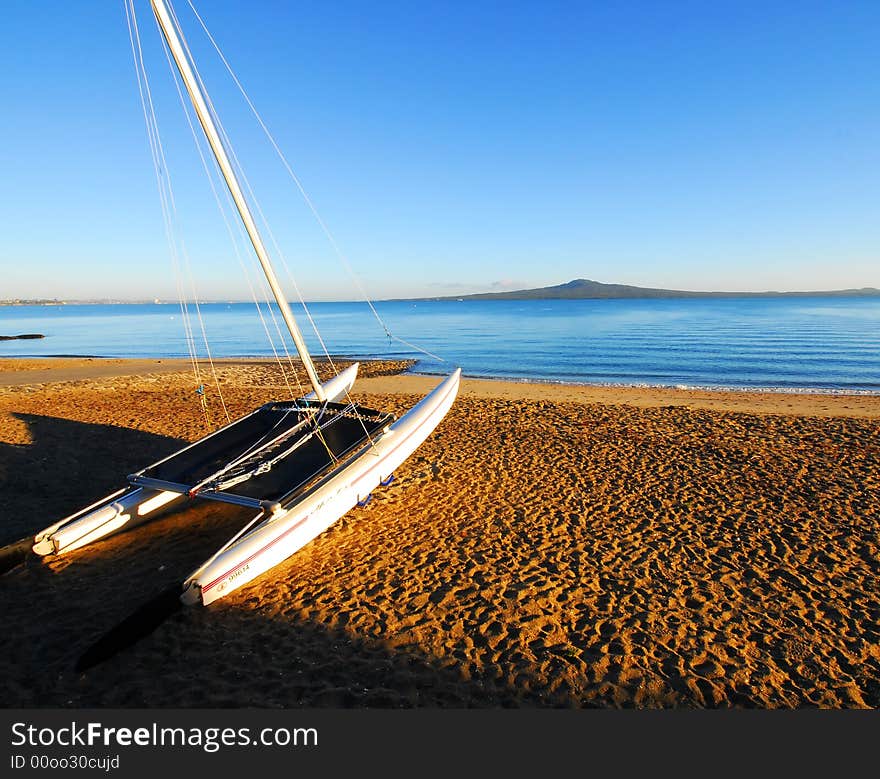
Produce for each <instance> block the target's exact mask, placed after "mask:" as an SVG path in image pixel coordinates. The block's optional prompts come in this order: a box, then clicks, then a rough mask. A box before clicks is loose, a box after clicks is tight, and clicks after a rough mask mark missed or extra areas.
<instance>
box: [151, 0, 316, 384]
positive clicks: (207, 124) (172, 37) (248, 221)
mask: <svg viewBox="0 0 880 779" xmlns="http://www.w3.org/2000/svg"><path fill="white" fill-rule="evenodd" d="M150 3H151V5H152V6H153V13H155V15H156V20H157V21H158V22H159V27H160V28H161V30H162V34H163V35H164V36H165V40H166V41H168V46H169V48H170V49H171V56H173V57H174V61H175V62H176V63H177V69H178V70H179V71H180V75H181V76H182V77H183V81H184V84H186V91H187V92H188V93H189V96H190V99H191V100H192V103H193V106H194V107H195V110H196V115H197V116H198V118H199V122H200V123H201V125H202V129H203V130H204V131H205V135H206V136H207V138H208V143H209V144H210V145H211V150H212V151H213V152H214V156H215V157H216V158H217V164H218V165H219V166H220V171H221V173H222V174H223V178H224V179H225V180H226V186H227V187H229V192H230V194H231V195H232V199H233V200H234V201H235V206H236V208H237V209H238V213H239V215H240V216H241V220H242V222H244V227H245V229H246V230H247V234H248V237H249V238H250V239H251V243H252V244H253V247H254V251H255V252H256V253H257V259H258V260H259V261H260V265H261V266H262V267H263V272H264V273H265V274H266V280H267V281H268V282H269V287H270V289H271V290H272V294H273V295H274V296H275V300H276V302H277V303H278V308H279V309H281V316H282V317H283V318H284V322H285V324H286V325H287V329H288V330H289V331H290V335H291V337H292V338H293V342H294V344H295V345H296V350H297V352H299V356H300V359H301V360H302V362H303V365H304V366H305V369H306V373H307V374H308V376H309V382H310V383H311V385H312V389H313V390H314V391H315V396H316V397H317V398H318V400H320V401H324V400H326V394H325V393H324V390H323V388H322V387H321V382H320V381H319V380H318V374H317V373H316V372H315V365H314V363H313V362H312V358H311V356H310V355H309V352H308V349H307V348H306V344H305V341H304V340H303V337H302V333H301V332H300V329H299V327H298V326H297V324H296V320H295V319H294V318H293V312H292V311H291V310H290V304H289V303H288V302H287V300H286V298H285V297H284V292H283V290H282V289H281V285H280V284H279V283H278V278H277V276H276V275H275V271H274V270H273V268H272V264H271V263H270V261H269V254H268V253H267V252H266V247H265V246H264V245H263V240H262V238H260V233H259V231H258V230H257V225H256V223H255V222H254V218H253V216H252V215H251V212H250V209H249V208H248V204H247V201H246V200H245V198H244V194H243V193H242V191H241V187H240V186H239V184H238V179H237V178H236V177H235V172H234V171H233V169H232V165H231V164H230V163H229V158H228V157H227V156H226V150H225V149H224V148H223V143H222V142H221V140H220V136H219V134H218V133H217V128H216V127H215V126H214V122H213V120H212V118H211V113H210V111H209V110H208V106H207V105H206V104H205V99H204V97H203V96H202V92H201V89H200V88H199V84H198V82H197V81H196V78H195V76H194V75H193V71H192V68H191V67H190V64H189V59H188V58H187V56H186V53H185V52H184V49H183V46H182V45H181V42H180V38H179V37H178V35H177V31H176V29H175V26H174V23H173V22H172V21H171V17H170V15H169V13H168V8H167V6H166V5H165V0H150Z"/></svg>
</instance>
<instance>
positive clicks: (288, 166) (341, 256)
mask: <svg viewBox="0 0 880 779" xmlns="http://www.w3.org/2000/svg"><path fill="white" fill-rule="evenodd" d="M187 3H188V5H189V7H190V8H191V9H192V12H193V14H194V15H195V17H196V19H198V21H199V24H200V25H201V27H202V29H203V30H204V32H205V35H207V36H208V40H210V41H211V45H212V46H213V47H214V49H215V51H216V52H217V55H218V56H219V57H220V59H221V61H222V62H223V64H224V65H225V66H226V70H227V71H228V73H229V75H230V76H231V77H232V80H233V81H234V82H235V85H236V86H237V87H238V91H239V92H241V95H242V97H243V98H244V99H245V101H246V102H247V104H248V106H249V107H250V109H251V111H252V113H253V114H254V116H255V117H256V119H257V122H259V124H260V127H261V128H262V129H263V132H264V133H265V134H266V137H267V138H268V139H269V143H271V145H272V148H273V149H274V150H275V153H276V154H277V155H278V157H279V158H280V159H281V162H282V163H283V165H284V167H285V168H286V169H287V172H288V174H289V175H290V177H291V179H293V182H294V184H296V187H297V189H298V190H299V192H300V195H302V197H303V200H305V202H306V205H307V206H308V207H309V210H310V211H311V212H312V215H313V216H314V217H315V219H316V221H317V222H318V224H319V225H320V227H321V230H322V231H323V233H324V235H325V236H326V237H327V240H328V241H329V242H330V245H331V246H332V247H333V251H334V252H335V254H336V256H337V257H338V258H339V261H340V262H341V264H342V266H343V267H344V268H345V270H346V272H347V273H348V275H349V277H350V278H351V280H352V281H353V282H354V284H355V286H356V287H357V288H358V291H359V292H360V293H361V297H362V298H363V299H364V301H365V302H366V303H367V305H368V306H369V307H370V310H371V311H372V312H373V316H374V317H375V318H376V321H377V322H378V323H379V324H380V326H381V327H382V329H383V330H384V331H385V335H386V336H387V337H388V339H389V340H394V341H397V342H398V343H401V344H403V345H404V346H408V347H409V348H410V349H414V350H415V351H417V352H420V353H422V354H425V355H427V356H428V357H431V358H432V359H435V360H438V361H439V362H446V360H445V359H444V358H443V357H440V356H439V355H436V354H433V353H432V352H429V351H427V350H426V349H423V348H421V347H420V346H417V345H416V344H414V343H411V342H409V341H406V340H404V339H403V338H400V337H399V336H397V335H395V334H394V333H392V332H391V329H390V328H389V327H388V325H387V324H386V323H385V321H384V320H383V319H382V317H381V316H379V312H378V311H377V310H376V307H375V306H374V305H373V301H372V300H371V299H370V297H369V295H367V293H366V290H365V289H364V287H363V285H362V284H361V282H360V279H359V278H358V276H357V274H356V273H355V272H354V269H353V268H352V267H351V263H349V261H348V258H347V257H346V256H345V254H344V253H343V251H342V249H340V247H339V244H338V243H337V241H336V238H335V237H334V236H333V233H332V232H330V228H329V227H328V226H327V223H326V222H325V221H324V220H323V219H322V218H321V215H320V213H319V212H318V209H317V207H316V206H315V204H314V203H313V202H312V199H311V198H310V197H309V195H308V193H307V192H306V190H305V187H304V186H303V184H302V182H301V181H300V179H299V177H298V176H297V175H296V173H295V172H294V170H293V167H292V166H291V164H290V163H289V162H288V161H287V157H285V156H284V152H283V151H281V147H280V146H279V145H278V143H277V142H276V140H275V138H274V136H273V135H272V133H271V132H270V131H269V128H268V127H267V126H266V123H265V122H264V121H263V117H262V116H260V113H259V111H257V108H256V106H255V105H254V104H253V101H252V100H251V99H250V97H249V96H248V94H247V92H246V91H245V88H244V86H243V85H242V83H241V81H239V79H238V76H236V74H235V71H234V70H233V69H232V66H231V65H230V64H229V61H228V60H227V59H226V57H225V56H224V54H223V52H222V51H221V49H220V46H219V44H218V43H217V41H216V40H215V39H214V36H213V35H211V32H210V30H209V29H208V26H207V25H206V24H205V22H204V20H203V19H202V17H201V16H200V15H199V12H198V11H197V10H196V7H195V6H194V5H193V2H192V0H187ZM285 265H286V263H285ZM288 272H289V271H288ZM303 305H305V304H303ZM309 319H311V317H309ZM312 325H313V326H314V322H313V323H312ZM316 332H317V329H316ZM319 338H320V336H319Z"/></svg>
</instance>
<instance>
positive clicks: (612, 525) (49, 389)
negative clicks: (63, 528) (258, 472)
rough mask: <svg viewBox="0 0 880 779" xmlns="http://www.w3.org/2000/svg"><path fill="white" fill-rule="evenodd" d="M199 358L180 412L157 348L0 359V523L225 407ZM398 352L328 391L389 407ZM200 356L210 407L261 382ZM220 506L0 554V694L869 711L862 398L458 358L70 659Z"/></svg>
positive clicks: (236, 523)
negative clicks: (324, 495) (87, 658)
mask: <svg viewBox="0 0 880 779" xmlns="http://www.w3.org/2000/svg"><path fill="white" fill-rule="evenodd" d="M344 364H345V363H344V362H340V363H339V365H344ZM203 367H205V369H206V372H205V374H204V375H203V379H202V381H203V383H204V384H205V386H206V389H207V397H208V417H207V419H206V417H205V415H204V414H203V412H202V409H201V407H200V404H199V402H198V396H197V395H196V393H195V388H196V386H197V381H196V380H195V379H194V376H193V372H192V369H191V367H190V366H189V365H188V363H186V362H182V361H172V360H162V361H160V360H139V361H126V360H98V359H84V358H76V359H74V358H71V359H57V360H55V359H47V360H16V359H7V360H0V543H3V544H8V543H11V542H14V541H17V540H18V539H20V538H22V537H25V536H27V535H29V534H33V533H34V532H36V531H38V530H40V529H42V528H43V527H45V526H46V525H48V524H50V523H51V522H53V521H55V520H57V519H59V518H60V517H62V516H65V515H66V514H69V513H71V512H73V511H76V510H78V509H79V508H81V507H83V506H85V505H86V504H88V503H91V502H92V501H94V500H96V499H98V498H100V497H101V496H103V495H105V494H107V493H109V492H111V491H113V490H115V489H118V488H119V487H122V486H124V484H125V475H126V474H128V473H130V472H132V471H134V470H136V469H138V468H141V467H143V466H145V465H147V464H148V463H150V462H152V461H154V460H157V459H159V458H160V457H162V456H164V455H167V454H169V453H170V452H172V451H174V450H175V449H177V448H179V446H180V445H181V444H182V443H183V442H186V441H191V440H195V439H196V438H198V437H200V436H202V435H204V434H205V433H206V432H208V430H209V429H210V427H211V426H212V425H216V424H220V423H221V422H224V421H225V418H226V416H225V412H224V411H223V407H222V405H221V404H220V402H219V399H218V397H217V395H216V391H215V390H214V385H213V381H214V379H213V377H212V376H211V375H210V373H209V372H208V371H207V366H203ZM319 367H320V369H321V370H322V371H323V372H325V373H326V372H327V370H328V366H326V365H323V364H322V365H320V366H319ZM405 367H406V364H403V363H401V364H385V363H375V364H368V365H363V366H362V369H361V378H360V379H359V381H358V383H357V385H356V392H355V393H354V396H355V399H357V400H358V401H359V402H361V403H362V404H364V405H366V406H368V407H372V408H381V409H387V410H391V411H394V412H396V413H402V412H404V411H405V410H406V409H407V408H408V407H409V406H410V405H412V404H413V403H414V402H415V401H416V400H417V399H418V398H419V397H421V395H423V394H424V392H426V391H427V389H429V388H430V387H431V386H433V384H435V383H436V381H437V380H436V379H432V378H431V377H423V376H411V375H400V371H401V370H403V369H404V368H405ZM217 378H218V381H219V384H220V386H221V387H222V390H223V397H224V401H225V405H226V408H227V411H228V413H229V415H230V416H231V417H233V418H235V417H237V416H239V415H241V414H243V413H246V412H248V411H251V410H253V409H254V408H255V407H256V406H258V405H260V404H262V403H264V402H267V401H269V400H278V399H283V398H286V397H288V396H289V391H288V389H289V388H288V384H289V382H288V383H285V381H284V380H283V378H282V376H281V374H280V372H279V370H278V368H277V367H276V366H274V365H271V364H267V363H264V362H261V361H223V362H221V363H219V364H218V377H217ZM293 389H295V387H294V388H293ZM249 516H250V514H249V513H248V512H247V511H243V510H239V509H236V508H233V507H228V506H221V505H214V504H211V505H196V506H194V507H192V508H187V509H185V510H183V511H180V512H176V513H172V514H169V515H168V516H166V517H163V518H160V519H157V520H155V521H153V522H151V523H148V524H146V525H144V526H142V527H140V528H136V529H134V530H132V531H130V532H127V533H122V534H119V535H117V536H115V537H112V538H109V539H106V540H104V541H100V542H97V543H95V544H93V545H91V546H89V547H86V548H84V549H82V550H79V551H77V552H73V553H71V554H69V555H66V556H63V557H60V558H57V559H52V560H48V561H46V560H40V559H39V558H36V557H33V556H31V557H29V558H28V559H27V560H26V561H25V562H24V563H23V564H21V565H19V566H17V567H15V568H13V569H12V570H11V571H9V572H8V573H6V574H5V575H4V576H3V577H2V579H0V588H2V598H0V603H2V607H0V608H2V624H3V627H4V630H3V631H2V637H0V644H2V652H0V678H2V681H0V688H2V695H0V699H2V701H3V705H4V706H5V707H72V708H84V707H143V708H160V707H273V708H275V707H279V708H298V707H328V706H329V707H374V708H397V707H431V708H438V707H457V708H460V707H476V708H486V707H524V708H525V707H528V708H549V707H566V708H568V707H573V708H578V707H605V708H631V707H635V708H704V707H709V708H715V707H742V708H752V709H754V708H759V709H763V708H803V707H820V708H847V709H850V708H877V707H878V706H880V603H878V593H880V396H866V395H819V394H816V395H809V394H806V395H796V394H760V393H745V392H743V393H739V392H708V391H705V392H698V391H687V390H660V389H641V388H632V389H618V388H606V387H576V386H561V385H552V384H525V383H515V382H501V381H484V380H475V379H466V380H465V381H464V382H463V384H462V389H461V392H460V395H459V398H458V400H457V401H456V403H455V405H454V406H453V408H452V410H451V411H450V413H449V415H448V416H447V417H446V419H444V421H443V422H442V423H441V424H440V426H439V427H438V429H437V430H436V431H435V433H434V434H433V435H432V436H431V437H430V438H429V439H428V440H427V441H426V442H425V444H423V445H422V447H421V448H419V449H418V450H417V451H416V452H415V454H414V455H413V456H412V457H410V459H409V460H408V461H407V462H406V463H405V464H404V465H403V467H401V468H400V469H399V470H398V472H397V474H396V478H395V480H394V481H393V482H392V483H391V485H389V486H388V487H386V488H382V489H380V490H378V491H377V492H376V493H375V494H374V496H373V500H372V501H371V502H370V503H369V504H368V505H367V506H365V507H363V508H356V509H354V510H352V511H350V512H349V513H348V514H346V515H345V516H344V517H343V518H342V519H340V520H339V521H338V522H337V523H336V524H335V525H334V526H333V527H332V528H331V529H330V530H329V531H327V532H326V533H324V534H323V535H321V536H320V537H318V538H317V539H316V540H315V541H313V542H312V543H311V544H309V545H308V546H306V547H305V548H303V549H302V550H300V551H299V552H297V553H296V554H295V555H293V556H292V557H291V558H289V559H288V560H286V561H285V562H283V563H282V564H281V565H279V566H277V567H276V568H274V569H272V570H271V571H270V572H268V573H267V574H264V575H263V576H261V577H259V578H258V579H256V580H255V581H254V582H252V583H251V584H249V585H247V586H245V587H243V588H242V589H240V590H238V591H236V592H234V593H233V594H232V595H230V596H229V597H228V598H224V599H223V600H221V601H219V602H217V603H216V604H213V605H211V606H210V607H192V608H186V609H182V610H180V611H178V612H177V613H176V614H174V615H173V616H172V617H171V618H169V619H168V620H167V621H166V622H165V623H163V624H162V625H161V626H160V627H159V628H158V629H157V630H156V631H155V632H154V633H152V634H150V635H149V636H147V637H145V638H143V639H142V640H141V641H139V642H138V643H137V644H135V645H134V646H132V647H130V648H128V649H126V650H124V651H122V652H120V653H119V654H118V655H116V656H115V657H113V658H111V659H109V660H108V661H106V662H105V663H103V664H101V665H99V666H96V667H95V668H93V669H91V670H89V671H86V672H84V673H77V672H76V671H75V670H74V664H75V662H76V660H77V658H78V656H79V655H80V653H81V652H83V650H85V649H86V648H87V647H88V646H89V645H90V644H91V643H92V642H93V641H95V640H96V639H97V638H98V637H99V636H100V635H102V634H103V633H104V632H105V631H106V630H107V629H109V628H110V627H112V626H113V625H115V624H116V623H118V622H119V621H120V620H121V619H122V618H124V617H125V616H126V615H128V614H129V613H130V612H131V611H132V610H133V609H134V608H136V607H137V606H139V605H140V604H142V603H143V602H145V601H147V600H149V599H150V598H151V597H153V596H155V595H156V594H157V593H158V592H160V591H162V590H163V589H165V588H166V587H168V586H169V585H171V584H174V583H175V582H178V581H180V580H181V579H182V578H183V577H184V576H185V575H186V574H187V573H189V571H190V570H192V569H193V568H195V567H196V566H197V565H198V564H199V563H201V562H202V561H203V560H204V559H206V558H207V557H208V556H209V555H210V554H211V553H212V552H213V551H214V550H215V549H216V548H217V547H218V546H219V545H220V544H221V543H223V542H224V541H225V540H226V539H227V538H229V537H230V536H231V535H233V534H234V533H235V532H236V530H237V529H238V528H239V527H240V525H241V523H242V522H243V521H244V520H245V519H247V518H249Z"/></svg>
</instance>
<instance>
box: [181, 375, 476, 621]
mask: <svg viewBox="0 0 880 779" xmlns="http://www.w3.org/2000/svg"><path fill="white" fill-rule="evenodd" d="M460 376H461V370H460V369H456V370H455V371H454V372H453V373H451V374H450V375H449V376H448V377H447V378H446V379H445V380H444V381H443V382H442V383H441V384H440V385H438V386H437V387H436V388H435V389H434V390H433V391H432V392H431V393H430V394H429V395H427V396H425V397H424V398H423V399H422V400H421V401H419V403H417V404H416V405H415V406H413V407H412V408H411V409H410V410H409V411H408V412H407V413H406V414H404V415H403V416H402V417H401V418H400V419H398V420H397V421H396V422H394V423H393V424H392V425H389V427H388V429H387V430H386V431H385V432H383V433H382V435H381V436H380V437H379V438H378V439H374V442H373V443H372V444H370V445H368V446H367V447H365V448H364V449H363V450H362V451H361V452H359V453H358V454H357V455H355V457H354V458H353V460H352V461H349V462H347V463H345V464H343V465H342V466H340V468H339V469H338V470H337V471H335V472H333V473H331V474H330V475H328V476H327V477H325V479H324V480H322V481H321V482H320V483H319V484H318V485H317V486H316V487H315V488H313V489H312V490H311V491H310V492H309V493H308V494H307V495H306V496H305V497H303V499H302V500H300V501H298V502H297V503H296V505H294V506H293V507H291V508H289V509H288V510H286V511H283V512H279V513H277V514H275V515H273V516H271V517H269V518H267V519H266V520H264V522H263V523H262V524H260V525H258V526H257V527H256V528H254V529H253V530H252V531H250V532H249V533H248V534H247V535H245V536H244V537H243V538H241V539H240V540H238V541H236V542H235V543H234V544H232V545H231V546H230V547H229V548H228V549H226V550H225V551H223V552H222V553H221V554H219V555H216V556H215V557H213V558H212V559H211V560H209V561H208V562H207V563H205V564H204V565H203V566H202V567H200V568H199V569H198V570H196V571H194V572H193V573H192V574H191V575H190V576H189V577H188V578H187V579H186V581H185V582H184V593H183V595H182V596H181V598H182V600H183V601H184V603H198V602H201V603H203V604H205V605H207V604H209V603H212V602H213V601H215V600H217V599H218V598H222V597H224V596H226V595H228V594H229V593H230V592H232V591H233V590H235V589H237V588H239V587H241V586H242V585H243V584H246V583H247V582H249V581H251V580H252V579H254V578H255V577H257V576H259V575H260V574H262V573H264V572H265V571H267V570H269V569H270V568H272V567H274V566H275V565H277V564H278V563H280V562H281V561H282V560H284V559H286V558H288V557H290V555H292V554H293V553H294V552H296V551H297V550H298V549H301V548H302V547H303V546H305V544H307V543H308V542H309V541H311V540H312V539H313V538H315V537H316V536H318V535H319V534H320V533H322V532H323V531H324V530H326V529H327V528H328V527H330V526H331V525H332V524H333V523H334V522H335V521H336V520H337V519H339V517H341V516H342V515H343V514H345V512H347V511H348V510H349V509H351V508H352V507H354V506H355V505H356V504H357V503H358V502H359V501H361V500H363V499H365V498H366V497H367V496H368V495H369V494H370V493H371V492H372V491H373V490H374V489H375V488H376V487H377V486H379V484H380V483H381V482H384V481H386V480H387V479H388V478H389V477H390V476H391V475H392V474H393V473H394V471H395V469H396V468H397V467H398V466H399V465H400V464H401V463H402V462H403V461H404V460H406V458H407V457H409V456H410V455H411V454H412V453H413V452H414V451H415V450H416V449H417V448H418V447H419V445H421V443H422V442H423V441H424V440H425V439H426V438H427V437H428V436H429V435H430V434H431V432H432V431H433V430H434V428H436V427H437V425H438V424H439V423H440V421H441V420H442V419H443V417H444V416H445V415H446V413H447V412H448V411H449V409H450V407H451V406H452V403H453V402H454V400H455V398H456V395H457V394H458V386H459V380H460Z"/></svg>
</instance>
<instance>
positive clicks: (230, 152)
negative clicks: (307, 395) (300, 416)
mask: <svg viewBox="0 0 880 779" xmlns="http://www.w3.org/2000/svg"><path fill="white" fill-rule="evenodd" d="M168 11H169V16H170V18H171V21H172V24H173V25H174V26H175V28H176V30H177V34H178V38H179V39H180V41H181V45H182V47H183V49H184V51H185V52H186V55H187V57H188V58H189V60H190V69H191V70H192V72H193V75H194V76H195V78H196V80H197V81H198V84H199V87H200V88H201V91H202V96H203V99H204V101H205V105H206V107H207V109H208V111H209V112H210V114H211V119H212V121H213V122H214V125H215V126H216V128H217V131H218V135H219V137H220V142H221V143H222V144H223V147H224V150H225V152H226V155H227V157H229V158H230V163H231V164H232V165H233V166H234V168H235V173H236V176H237V177H238V178H239V179H241V180H242V181H244V183H245V185H246V187H247V189H248V191H249V194H250V196H251V199H252V201H253V200H255V197H254V193H253V189H252V188H251V186H250V183H249V182H248V180H247V176H246V175H245V173H244V170H243V168H242V166H241V164H240V163H239V162H238V158H237V156H236V154H235V149H234V148H233V146H232V143H231V142H230V140H229V135H228V134H227V132H226V129H225V127H224V126H223V122H222V120H221V119H220V116H219V114H218V113H217V110H216V109H215V108H214V103H213V101H212V99H211V94H210V92H209V91H208V89H207V87H206V85H205V82H204V80H203V79H202V75H201V73H200V72H199V69H198V66H197V65H196V64H195V58H194V57H193V55H192V51H190V48H189V44H188V42H187V40H186V37H185V36H184V35H183V30H182V28H181V25H180V21H179V20H178V18H177V14H176V12H175V10H174V6H172V5H170V4H168ZM260 217H261V219H262V220H263V224H264V227H268V226H267V225H266V220H265V217H264V216H262V213H260ZM263 289H264V291H265V286H264V287H263ZM267 308H268V309H269V315H270V317H271V319H272V323H273V325H274V326H275V330H276V332H277V333H278V338H279V339H280V343H281V346H282V349H283V351H284V354H285V356H286V358H287V361H288V365H289V367H290V370H291V372H292V373H293V374H294V377H295V380H296V383H297V386H298V387H299V389H300V395H302V394H303V389H302V384H301V383H300V379H299V374H298V372H297V370H296V365H295V363H294V361H293V357H292V356H291V354H290V351H289V349H288V347H287V341H286V339H285V337H284V335H283V333H282V331H281V328H280V326H279V324H278V321H277V318H276V317H275V312H274V310H273V309H272V305H271V303H270V302H267ZM269 339H270V343H271V342H272V339H271V336H269ZM273 346H274V344H273ZM304 367H305V366H304Z"/></svg>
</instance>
